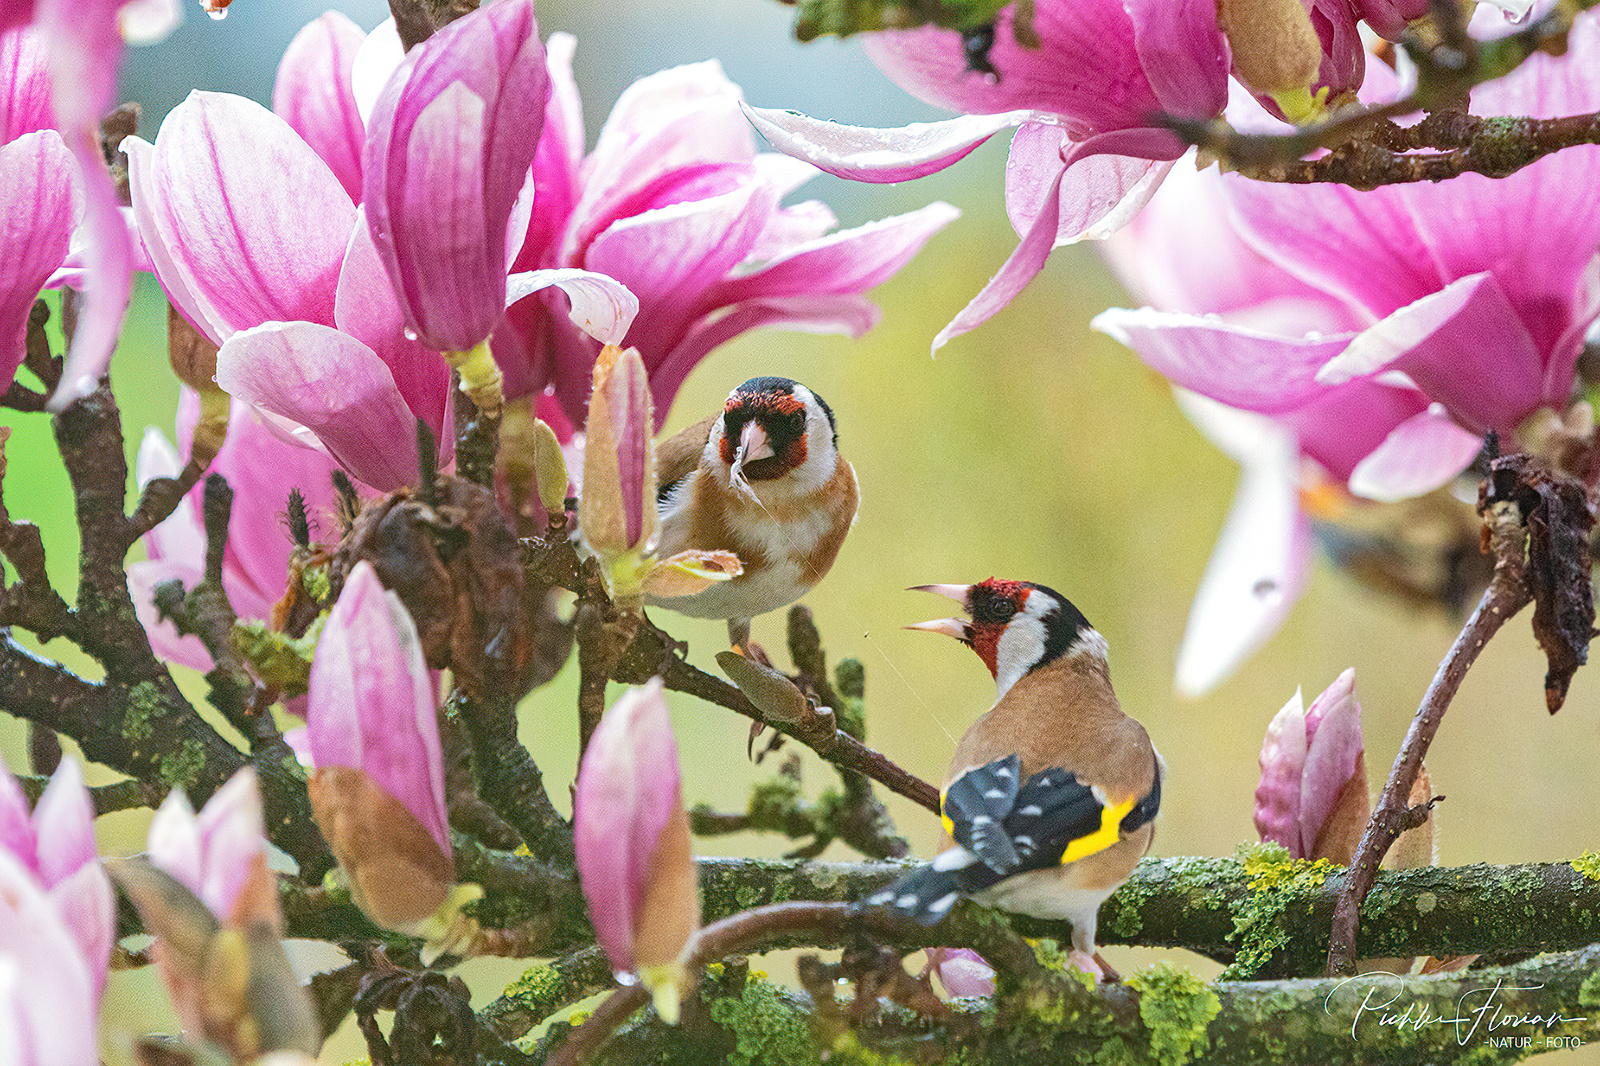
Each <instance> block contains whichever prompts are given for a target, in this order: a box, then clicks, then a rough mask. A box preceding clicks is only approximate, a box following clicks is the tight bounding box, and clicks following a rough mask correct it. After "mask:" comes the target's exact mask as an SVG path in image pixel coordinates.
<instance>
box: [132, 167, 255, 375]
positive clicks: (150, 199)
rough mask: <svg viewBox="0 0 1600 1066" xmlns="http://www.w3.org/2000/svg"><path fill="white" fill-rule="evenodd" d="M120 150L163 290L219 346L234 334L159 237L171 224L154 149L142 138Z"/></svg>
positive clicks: (147, 248) (185, 263) (138, 219)
mask: <svg viewBox="0 0 1600 1066" xmlns="http://www.w3.org/2000/svg"><path fill="white" fill-rule="evenodd" d="M122 151H123V153H124V154H125V155H127V157H128V191H129V194H130V195H131V196H132V197H133V218H134V222H135V223H136V224H137V226H138V229H139V232H140V234H141V235H142V237H143V242H144V249H145V254H146V255H148V256H149V258H150V267H151V269H152V270H153V271H154V272H155V275H156V277H157V278H158V279H159V280H160V282H161V289H162V291H163V292H165V293H166V295H167V299H168V300H170V301H171V302H172V305H173V306H174V307H175V308H177V309H178V312H179V313H180V314H182V315H183V317H184V319H185V320H186V321H187V322H188V323H189V324H190V325H191V326H193V327H194V328H195V329H197V330H199V331H200V333H201V334H202V335H204V336H205V337H206V338H207V339H208V340H210V341H211V343H213V344H221V343H222V342H223V340H224V339H226V338H227V336H228V335H229V334H230V333H232V332H233V329H232V327H231V326H229V325H228V323H227V321H226V320H225V319H224V318H223V315H222V312H221V311H219V310H218V309H217V307H216V305H215V304H213V303H212V302H211V298H210V297H209V296H208V295H206V294H205V292H204V291H203V290H202V289H201V287H200V285H199V283H198V282H197V280H196V279H195V277H194V273H193V270H192V269H191V267H190V264H189V263H188V261H187V260H185V259H184V258H182V257H181V256H179V255H177V254H176V253H175V252H174V248H175V246H174V245H173V244H171V243H170V241H169V240H167V239H164V238H161V237H158V233H160V232H161V230H162V229H166V230H167V231H168V233H169V235H170V231H171V225H170V219H169V218H168V217H167V215H166V212H165V197H164V194H163V193H162V192H161V180H162V179H161V176H160V175H159V174H158V173H157V166H156V154H155V146H154V145H152V144H151V143H150V142H149V141H146V140H145V139H144V138H142V137H124V138H123V139H122Z"/></svg>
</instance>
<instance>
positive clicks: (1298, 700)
mask: <svg viewBox="0 0 1600 1066" xmlns="http://www.w3.org/2000/svg"><path fill="white" fill-rule="evenodd" d="M1305 766H1306V715H1305V707H1304V704H1303V702H1302V697H1301V695H1300V690H1299V689H1295V690H1294V695H1293V696H1292V697H1290V699H1289V702H1288V703H1285V704H1284V705H1283V708H1282V709H1281V710H1279V711H1278V713H1277V714H1275V715H1273V716H1272V721H1271V722H1269V723H1267V734H1266V736H1265V737H1264V738H1263V739H1262V741H1261V779H1260V782H1259V783H1258V784H1257V785H1256V794H1255V812H1254V818H1255V824H1256V833H1257V834H1258V835H1259V836H1260V838H1261V839H1262V840H1265V841H1271V842H1272V843H1275V844H1282V845H1283V846H1284V847H1286V848H1288V849H1289V855H1290V857H1291V858H1296V859H1301V858H1305V856H1306V854H1307V852H1306V850H1305V849H1304V847H1303V846H1302V845H1301V843H1300V782H1301V779H1302V778H1303V777H1304V775H1305Z"/></svg>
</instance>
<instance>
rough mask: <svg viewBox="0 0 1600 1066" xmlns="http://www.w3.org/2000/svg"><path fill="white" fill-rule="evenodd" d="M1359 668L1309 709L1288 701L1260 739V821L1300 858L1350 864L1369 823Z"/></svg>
mask: <svg viewBox="0 0 1600 1066" xmlns="http://www.w3.org/2000/svg"><path fill="white" fill-rule="evenodd" d="M1355 685H1356V672H1355V671H1354V670H1346V671H1345V672H1344V673H1342V674H1340V675H1339V676H1338V677H1337V678H1335V679H1334V682H1333V684H1331V685H1329V686H1328V687H1327V689H1326V690H1325V691H1324V692H1323V693H1322V694H1321V695H1320V696H1318V697H1317V698H1316V699H1314V700H1312V701H1311V706H1310V707H1309V708H1305V707H1304V705H1303V704H1302V703H1301V698H1300V693H1299V691H1296V692H1295V694H1294V698H1292V699H1291V700H1289V702H1288V703H1286V704H1284V705H1283V709H1282V710H1280V711H1279V712H1278V713H1277V715H1276V716H1274V717H1273V719H1272V722H1271V724H1270V725H1268V726H1267V735H1266V739H1265V740H1264V741H1263V742H1262V744H1261V783H1260V784H1259V785H1257V786H1256V803H1255V823H1256V831H1257V832H1258V833H1260V834H1261V839H1262V840H1270V841H1273V842H1275V843H1278V844H1282V845H1283V846H1284V847H1286V848H1288V849H1289V856H1290V857H1291V858H1295V859H1318V858H1327V859H1331V860H1333V861H1334V862H1338V863H1343V864H1348V863H1349V862H1350V858H1351V856H1352V855H1354V854H1355V845H1356V841H1357V840H1359V839H1360V836H1361V831H1362V830H1363V829H1364V828H1366V823H1367V813H1368V811H1369V809H1370V808H1369V804H1368V800H1367V764H1366V759H1365V756H1364V755H1363V747H1362V743H1361V704H1360V703H1359V702H1357V700H1356V692H1355Z"/></svg>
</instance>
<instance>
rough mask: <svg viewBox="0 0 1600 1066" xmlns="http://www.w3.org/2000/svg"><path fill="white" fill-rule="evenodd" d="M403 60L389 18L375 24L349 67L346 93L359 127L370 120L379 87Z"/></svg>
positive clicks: (392, 24)
mask: <svg viewBox="0 0 1600 1066" xmlns="http://www.w3.org/2000/svg"><path fill="white" fill-rule="evenodd" d="M405 57H406V50H405V46H404V45H403V44H401V43H400V30H399V29H398V28H397V27H396V26H395V22H394V18H393V17H392V16H391V17H390V18H386V19H384V20H383V21H382V22H380V23H378V25H377V26H376V27H374V28H373V30H372V32H371V33H369V34H367V39H366V40H364V41H362V42H361V47H360V48H358V49H356V54H355V58H354V59H353V60H352V61H351V64H350V93H351V95H352V96H353V97H354V98H355V102H356V112H357V114H359V115H360V116H361V121H362V124H363V125H365V124H366V123H367V122H368V121H370V119H371V116H372V109H373V108H374V107H375V106H376V105H377V103H378V97H379V95H381V94H382V92H383V87H384V86H385V85H387V84H388V83H389V79H390V77H392V76H393V75H394V72H395V68H397V67H398V66H399V65H400V63H401V61H402V60H404V59H405Z"/></svg>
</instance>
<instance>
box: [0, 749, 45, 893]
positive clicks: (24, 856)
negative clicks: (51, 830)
mask: <svg viewBox="0 0 1600 1066" xmlns="http://www.w3.org/2000/svg"><path fill="white" fill-rule="evenodd" d="M30 814H31V812H30V811H29V809H28V797H27V796H25V795H23V793H22V786H21V785H20V784H18V782H17V779H16V776H15V775H14V774H12V772H11V768H10V767H8V766H6V764H5V761H4V760H0V851H9V852H10V853H11V854H12V855H15V856H16V857H17V858H18V860H20V861H21V862H23V863H26V864H27V865H28V866H30V867H32V866H34V852H35V850H36V849H37V847H38V843H37V838H36V835H35V833H34V831H33V822H32V821H31V820H30V817H29V816H30Z"/></svg>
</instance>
